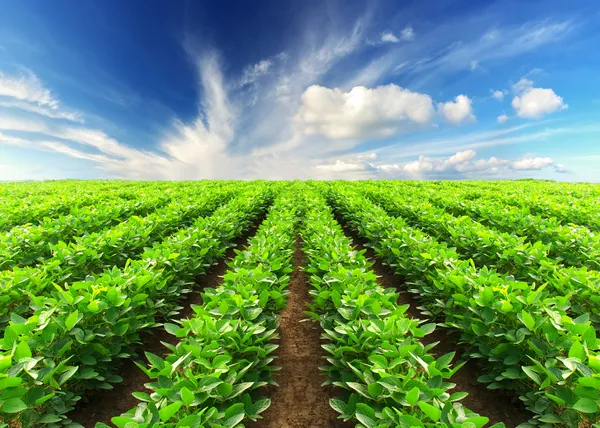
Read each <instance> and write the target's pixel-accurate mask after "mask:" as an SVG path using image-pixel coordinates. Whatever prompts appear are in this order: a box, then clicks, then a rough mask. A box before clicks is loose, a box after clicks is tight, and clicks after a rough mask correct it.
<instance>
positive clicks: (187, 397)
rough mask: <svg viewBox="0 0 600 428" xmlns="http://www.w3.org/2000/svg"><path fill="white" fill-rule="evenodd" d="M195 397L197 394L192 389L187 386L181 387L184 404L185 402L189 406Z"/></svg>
mask: <svg viewBox="0 0 600 428" xmlns="http://www.w3.org/2000/svg"><path fill="white" fill-rule="evenodd" d="M195 398H196V396H195V395H194V393H193V392H192V391H190V390H189V389H187V388H186V387H185V386H184V387H183V388H181V401H183V404H185V405H186V406H189V405H190V404H192V403H193V401H194V399H195Z"/></svg>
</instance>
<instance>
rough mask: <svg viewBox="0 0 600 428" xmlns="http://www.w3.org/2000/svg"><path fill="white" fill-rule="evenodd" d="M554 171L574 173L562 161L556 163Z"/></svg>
mask: <svg viewBox="0 0 600 428" xmlns="http://www.w3.org/2000/svg"><path fill="white" fill-rule="evenodd" d="M554 171H556V172H558V173H559V174H572V173H573V172H572V171H571V170H569V169H567V167H565V166H564V165H563V164H562V163H557V164H554Z"/></svg>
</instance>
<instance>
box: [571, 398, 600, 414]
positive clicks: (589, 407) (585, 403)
mask: <svg viewBox="0 0 600 428" xmlns="http://www.w3.org/2000/svg"><path fill="white" fill-rule="evenodd" d="M573 408H574V409H575V410H577V411H578V412H581V413H596V412H597V411H598V404H596V402H595V401H594V400H592V399H591V398H580V399H579V400H577V403H575V404H574V405H573Z"/></svg>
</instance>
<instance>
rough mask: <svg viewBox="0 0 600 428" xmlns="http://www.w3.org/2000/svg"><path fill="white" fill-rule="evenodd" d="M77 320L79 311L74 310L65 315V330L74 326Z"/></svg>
mask: <svg viewBox="0 0 600 428" xmlns="http://www.w3.org/2000/svg"><path fill="white" fill-rule="evenodd" d="M78 320H79V311H78V310H75V312H73V313H72V314H70V315H69V316H68V317H67V319H66V320H65V327H66V328H67V331H69V330H71V329H72V328H73V327H75V324H77V321H78Z"/></svg>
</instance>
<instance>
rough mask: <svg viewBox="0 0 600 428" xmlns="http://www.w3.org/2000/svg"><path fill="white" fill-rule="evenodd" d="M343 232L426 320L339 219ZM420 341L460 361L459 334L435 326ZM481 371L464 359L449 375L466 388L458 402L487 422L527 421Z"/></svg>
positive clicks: (519, 406) (385, 284)
mask: <svg viewBox="0 0 600 428" xmlns="http://www.w3.org/2000/svg"><path fill="white" fill-rule="evenodd" d="M340 224H342V225H343V228H344V231H345V232H346V236H348V237H350V238H351V239H352V241H353V242H354V244H355V245H356V247H357V248H358V249H359V250H361V249H366V253H365V256H366V257H368V258H369V259H371V260H372V261H373V262H374V265H373V268H372V269H373V270H374V271H375V273H376V274H377V276H378V282H379V284H380V285H381V286H382V287H393V288H395V289H397V290H398V292H399V293H400V297H399V298H398V303H400V304H408V305H410V306H409V309H408V311H407V313H408V314H409V315H410V316H411V317H413V318H417V319H423V320H426V319H427V316H426V315H424V314H423V313H421V311H420V310H419V309H418V307H419V303H418V301H417V300H416V299H415V297H414V295H413V294H412V293H409V292H408V291H407V290H406V288H405V286H404V283H403V281H402V280H401V278H399V277H398V276H396V275H395V274H394V273H392V272H391V269H390V268H389V266H387V265H384V264H383V263H382V261H381V260H380V259H379V258H378V257H376V256H375V252H374V251H373V249H372V248H369V247H366V246H365V241H364V240H363V239H362V238H360V237H359V236H357V235H356V233H354V232H353V231H352V230H351V229H350V228H348V227H346V225H344V224H343V223H340ZM422 342H423V343H424V344H430V343H434V342H439V343H438V344H437V345H436V346H435V348H433V349H432V350H431V353H432V354H433V355H435V356H437V357H440V356H442V355H445V354H447V353H448V352H453V351H454V352H456V356H455V358H454V363H455V364H457V363H458V362H460V361H464V360H462V359H460V355H461V352H462V351H464V349H462V348H461V347H460V345H457V343H458V342H459V335H458V334H456V333H455V332H453V331H449V330H448V329H447V328H443V327H439V326H438V327H437V328H436V329H435V331H434V332H433V333H431V334H429V335H427V336H425V337H424V338H423V339H422ZM481 374H483V373H482V371H481V369H480V368H479V367H478V366H477V364H476V362H475V361H474V360H467V363H466V364H465V365H464V366H463V367H462V368H461V369H460V370H459V371H458V372H457V373H455V374H454V376H452V379H451V381H452V382H453V383H455V384H456V387H455V388H454V391H461V392H467V393H468V394H469V395H468V396H467V397H465V398H464V399H463V400H461V403H462V404H463V405H464V406H465V407H467V408H468V409H470V410H472V411H474V412H476V413H479V414H480V415H483V416H487V417H488V418H490V425H492V424H495V423H498V422H504V424H505V425H506V427H507V428H515V427H516V426H518V425H519V424H521V423H523V422H527V420H529V419H530V418H532V417H533V415H532V414H531V413H529V412H528V411H527V410H526V409H525V406H524V405H523V403H521V401H519V400H518V399H517V398H514V397H510V396H507V395H506V394H505V393H504V392H503V391H499V390H491V389H487V387H486V386H485V384H483V383H480V382H478V381H477V378H478V377H479V376H480V375H481Z"/></svg>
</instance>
